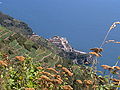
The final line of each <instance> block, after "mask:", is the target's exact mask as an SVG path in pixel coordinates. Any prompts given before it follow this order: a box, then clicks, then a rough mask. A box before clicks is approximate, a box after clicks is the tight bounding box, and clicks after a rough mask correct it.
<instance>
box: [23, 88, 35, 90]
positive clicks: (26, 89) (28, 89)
mask: <svg viewBox="0 0 120 90" xmlns="http://www.w3.org/2000/svg"><path fill="white" fill-rule="evenodd" d="M25 90H35V89H34V88H25Z"/></svg>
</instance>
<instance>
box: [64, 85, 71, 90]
mask: <svg viewBox="0 0 120 90" xmlns="http://www.w3.org/2000/svg"><path fill="white" fill-rule="evenodd" d="M62 88H63V89H64V90H73V88H72V87H71V86H70V85H64V86H62Z"/></svg>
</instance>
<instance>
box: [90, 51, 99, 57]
mask: <svg viewBox="0 0 120 90" xmlns="http://www.w3.org/2000/svg"><path fill="white" fill-rule="evenodd" d="M89 54H93V55H95V56H97V57H99V56H100V55H99V54H98V53H96V52H89Z"/></svg>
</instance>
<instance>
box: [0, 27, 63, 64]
mask: <svg viewBox="0 0 120 90" xmlns="http://www.w3.org/2000/svg"><path fill="white" fill-rule="evenodd" d="M0 51H1V52H3V53H6V54H8V55H9V59H13V58H14V57H15V56H21V55H23V56H24V55H28V56H30V57H32V58H33V60H34V61H39V62H41V63H43V64H45V63H47V64H48V66H54V65H55V64H58V63H63V61H65V60H64V59H63V58H62V57H60V56H59V55H57V54H55V53H54V52H52V51H51V50H49V49H47V48H46V47H44V46H42V45H40V44H37V43H35V42H33V41H32V40H31V39H29V38H26V37H24V36H23V35H21V34H19V33H16V32H13V31H11V30H8V29H6V28H4V27H0Z"/></svg>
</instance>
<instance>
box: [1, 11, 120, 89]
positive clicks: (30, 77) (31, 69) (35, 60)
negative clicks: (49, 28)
mask: <svg viewBox="0 0 120 90" xmlns="http://www.w3.org/2000/svg"><path fill="white" fill-rule="evenodd" d="M91 50H92V52H89V54H88V53H86V52H82V51H78V50H76V49H74V48H73V47H72V46H71V45H70V44H69V42H68V41H67V40H66V39H65V38H63V37H60V36H55V37H52V38H50V39H45V38H43V37H41V36H39V35H36V34H34V32H33V31H32V29H31V28H30V27H29V26H28V25H27V24H26V23H24V22H21V21H19V20H16V19H14V18H12V17H10V16H8V15H5V14H3V13H0V88H1V90H119V87H120V79H119V75H120V67H119V66H117V62H116V65H115V66H108V65H101V67H103V69H104V70H107V72H109V75H107V74H108V73H106V72H101V71H98V70H97V69H96V66H95V64H96V62H93V61H94V60H96V59H94V58H97V57H99V56H102V55H101V54H100V52H102V51H103V49H102V48H92V49H91ZM118 59H120V58H118ZM118 62H119V60H118ZM91 63H92V66H91V67H90V66H89V64H91ZM98 73H99V74H98Z"/></svg>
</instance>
